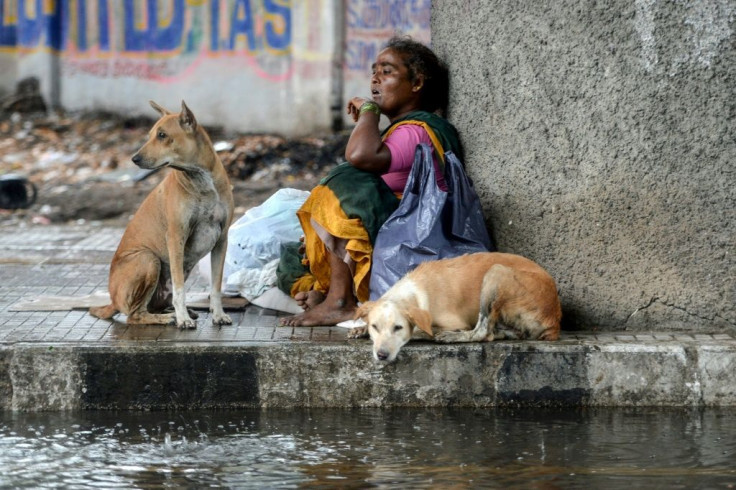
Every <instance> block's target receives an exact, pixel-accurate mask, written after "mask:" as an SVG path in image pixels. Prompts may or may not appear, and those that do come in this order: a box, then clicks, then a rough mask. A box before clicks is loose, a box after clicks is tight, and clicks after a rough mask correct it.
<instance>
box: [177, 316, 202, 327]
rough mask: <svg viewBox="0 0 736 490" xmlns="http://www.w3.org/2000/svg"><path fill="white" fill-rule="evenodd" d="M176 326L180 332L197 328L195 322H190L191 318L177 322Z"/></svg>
mask: <svg viewBox="0 0 736 490" xmlns="http://www.w3.org/2000/svg"><path fill="white" fill-rule="evenodd" d="M176 325H177V326H178V327H179V328H180V329H182V330H188V329H194V328H197V322H195V321H194V320H192V319H191V318H185V319H183V320H177V321H176Z"/></svg>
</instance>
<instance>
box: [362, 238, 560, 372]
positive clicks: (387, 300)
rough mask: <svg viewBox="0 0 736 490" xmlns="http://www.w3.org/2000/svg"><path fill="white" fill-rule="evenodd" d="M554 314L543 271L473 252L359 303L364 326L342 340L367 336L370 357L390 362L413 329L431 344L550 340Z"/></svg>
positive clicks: (553, 293)
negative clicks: (369, 339) (433, 341)
mask: <svg viewBox="0 0 736 490" xmlns="http://www.w3.org/2000/svg"><path fill="white" fill-rule="evenodd" d="M561 317H562V310H561V308H560V300H559V297H558V295H557V287H556V285H555V281H554V279H552V277H551V276H550V275H549V274H548V273H547V271H545V270H544V269H543V268H542V267H540V266H539V265H537V264H536V263H534V262H532V261H531V260H529V259H526V258H524V257H521V256H519V255H513V254H506V253H499V252H481V253H475V254H469V255H463V256H461V257H455V258H452V259H443V260H437V261H433V262H425V263H423V264H421V265H420V266H419V267H417V268H416V269H414V270H413V271H412V272H410V273H409V274H407V275H406V276H404V277H403V278H402V279H401V280H400V281H399V282H397V283H396V284H394V286H393V287H392V288H391V289H389V290H388V291H386V293H385V294H384V295H383V296H381V297H380V298H379V299H378V300H376V301H369V302H367V303H364V304H363V305H362V306H361V307H360V308H359V309H358V311H357V312H356V314H355V318H356V319H358V318H362V319H363V320H364V321H365V322H366V326H364V327H359V328H356V329H353V331H351V333H350V334H349V336H350V337H351V338H358V337H368V336H370V338H371V339H372V340H373V356H374V357H375V358H376V360H379V361H386V362H391V361H393V360H394V359H396V355H397V354H398V353H399V350H400V349H401V347H402V346H403V345H404V344H406V343H407V342H408V341H409V339H411V336H412V332H413V330H414V327H415V326H416V327H419V328H420V329H421V330H423V331H424V332H426V333H427V334H428V335H430V336H432V337H434V339H435V340H436V341H438V342H478V341H485V342H488V341H491V340H494V339H534V340H557V338H558V337H559V332H560V319H561ZM473 325H475V327H474V328H473Z"/></svg>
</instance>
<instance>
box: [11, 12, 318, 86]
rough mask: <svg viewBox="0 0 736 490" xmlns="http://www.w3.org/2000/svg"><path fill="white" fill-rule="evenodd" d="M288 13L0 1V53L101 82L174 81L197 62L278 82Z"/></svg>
mask: <svg viewBox="0 0 736 490" xmlns="http://www.w3.org/2000/svg"><path fill="white" fill-rule="evenodd" d="M292 11H293V9H292V0H0V20H1V22H0V50H4V51H9V50H10V51H13V50H14V51H17V52H20V53H24V52H32V51H35V50H39V49H47V50H51V51H53V52H58V53H59V54H60V55H61V58H62V60H63V63H64V68H65V70H66V71H67V72H74V71H81V72H85V73H89V74H93V75H98V76H108V77H111V76H112V77H115V76H135V77H138V78H154V79H155V78H161V77H169V76H176V75H181V74H182V73H183V72H184V71H186V70H188V69H191V68H192V67H193V66H195V65H196V64H197V63H198V62H200V61H202V59H203V58H209V59H212V58H227V59H228V62H231V61H232V60H236V62H244V63H249V64H250V65H252V67H253V68H254V69H256V71H257V72H258V73H260V74H262V75H264V76H267V77H273V76H275V77H283V76H286V75H288V74H289V70H291V68H292V67H291V60H292V56H291V55H292V38H293V21H294V19H293V16H292ZM310 27H311V26H310ZM317 27H318V26H315V28H317Z"/></svg>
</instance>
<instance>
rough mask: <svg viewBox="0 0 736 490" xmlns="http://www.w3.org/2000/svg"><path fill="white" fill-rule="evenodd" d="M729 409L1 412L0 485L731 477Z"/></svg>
mask: <svg viewBox="0 0 736 490" xmlns="http://www.w3.org/2000/svg"><path fill="white" fill-rule="evenodd" d="M734 415H736V411H729V410H705V411H688V410H654V409H652V410H642V409H637V410H615V409H610V410H609V409H606V410H603V409H596V410H570V409H565V410H531V409H529V410H499V411H489V410H449V411H448V410H410V409H395V410H384V411H381V410H301V411H279V410H268V411H220V412H216V411H208V412H146V413H130V412H117V413H111V412H78V413H71V414H57V413H55V414H17V413H3V414H0V468H2V474H0V486H2V487H20V486H63V487H88V486H96V487H105V488H116V487H125V488H130V487H139V488H146V487H148V488H150V487H160V486H197V487H199V486H209V485H216V486H226V487H243V486H246V487H249V486H250V487H265V486H267V487H282V488H284V487H285V488H296V487H320V488H324V487H335V488H365V487H371V486H375V487H397V488H398V487H402V488H406V487H412V488H435V487H440V486H441V487H446V486H451V487H455V488H477V487H479V486H482V487H486V488H487V487H491V488H494V487H495V488H508V487H523V488H529V487H534V488H569V487H571V486H573V487H577V486H594V487H596V488H597V487H605V488H617V487H620V488H623V487H630V486H632V485H635V486H637V487H642V486H656V487H659V488H692V487H695V486H697V487H700V488H703V487H707V488H712V487H719V488H730V487H732V486H733V485H736V417H734Z"/></svg>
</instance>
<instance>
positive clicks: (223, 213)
mask: <svg viewBox="0 0 736 490" xmlns="http://www.w3.org/2000/svg"><path fill="white" fill-rule="evenodd" d="M151 106H152V107H153V108H154V109H156V111H158V112H159V113H160V114H161V119H159V120H158V122H156V124H155V125H154V126H153V128H152V129H151V131H150V133H149V138H148V141H147V142H146V143H145V144H144V145H143V147H141V149H140V150H138V152H137V153H136V154H135V155H133V163H135V164H136V165H138V166H139V167H141V168H144V169H159V168H163V167H169V168H171V169H173V170H172V171H171V172H170V173H169V174H168V175H167V176H166V177H165V178H164V179H163V181H161V183H160V184H159V185H158V186H157V187H156V188H155V189H154V190H153V191H151V193H150V194H149V195H148V197H146V199H145V200H144V201H143V203H142V204H141V206H140V208H138V211H136V213H135V216H133V219H132V220H131V221H130V223H129V224H128V226H127V228H126V229H125V233H124V234H123V238H122V239H121V240H120V245H119V246H118V249H117V251H116V252H115V255H114V256H113V258H112V263H111V264H110V282H109V290H110V298H111V300H112V304H110V305H107V306H102V307H95V308H90V310H89V312H90V313H91V314H92V315H94V316H96V317H98V318H105V319H109V318H112V317H113V316H114V315H115V314H117V313H118V312H122V313H125V314H126V315H127V316H128V323H130V324H157V325H166V324H173V323H174V322H176V324H177V325H178V326H179V328H196V323H195V321H194V320H193V319H192V316H195V318H196V315H193V312H189V311H188V310H187V307H186V303H185V296H186V295H185V291H184V283H185V281H186V279H187V277H188V276H189V273H190V272H191V271H192V269H193V268H194V266H195V265H196V264H197V263H198V262H199V260H200V259H201V258H202V257H204V256H205V255H207V253H210V252H211V253H212V254H211V257H212V284H211V291H210V311H211V312H212V323H213V324H215V325H223V324H230V323H232V320H231V319H230V317H229V316H228V315H227V314H225V312H224V311H223V309H222V297H221V293H220V289H221V285H222V269H223V265H224V263H225V251H226V250H227V232H228V228H229V227H230V222H231V220H232V217H233V194H232V188H231V186H230V180H229V179H228V177H227V173H226V172H225V168H224V167H223V165H222V162H221V161H220V158H219V157H218V156H217V153H216V152H215V149H214V148H213V147H212V142H211V141H210V138H209V136H208V135H207V132H206V131H205V130H204V128H202V126H200V125H199V124H197V120H196V119H195V118H194V114H192V111H191V110H189V108H188V107H187V106H186V104H185V103H184V101H182V103H181V113H179V114H173V113H171V112H169V111H167V110H166V109H164V108H163V107H161V106H159V105H158V104H156V103H155V102H153V101H151ZM172 305H173V307H174V311H173V312H171V306H172ZM190 313H192V316H190Z"/></svg>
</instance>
